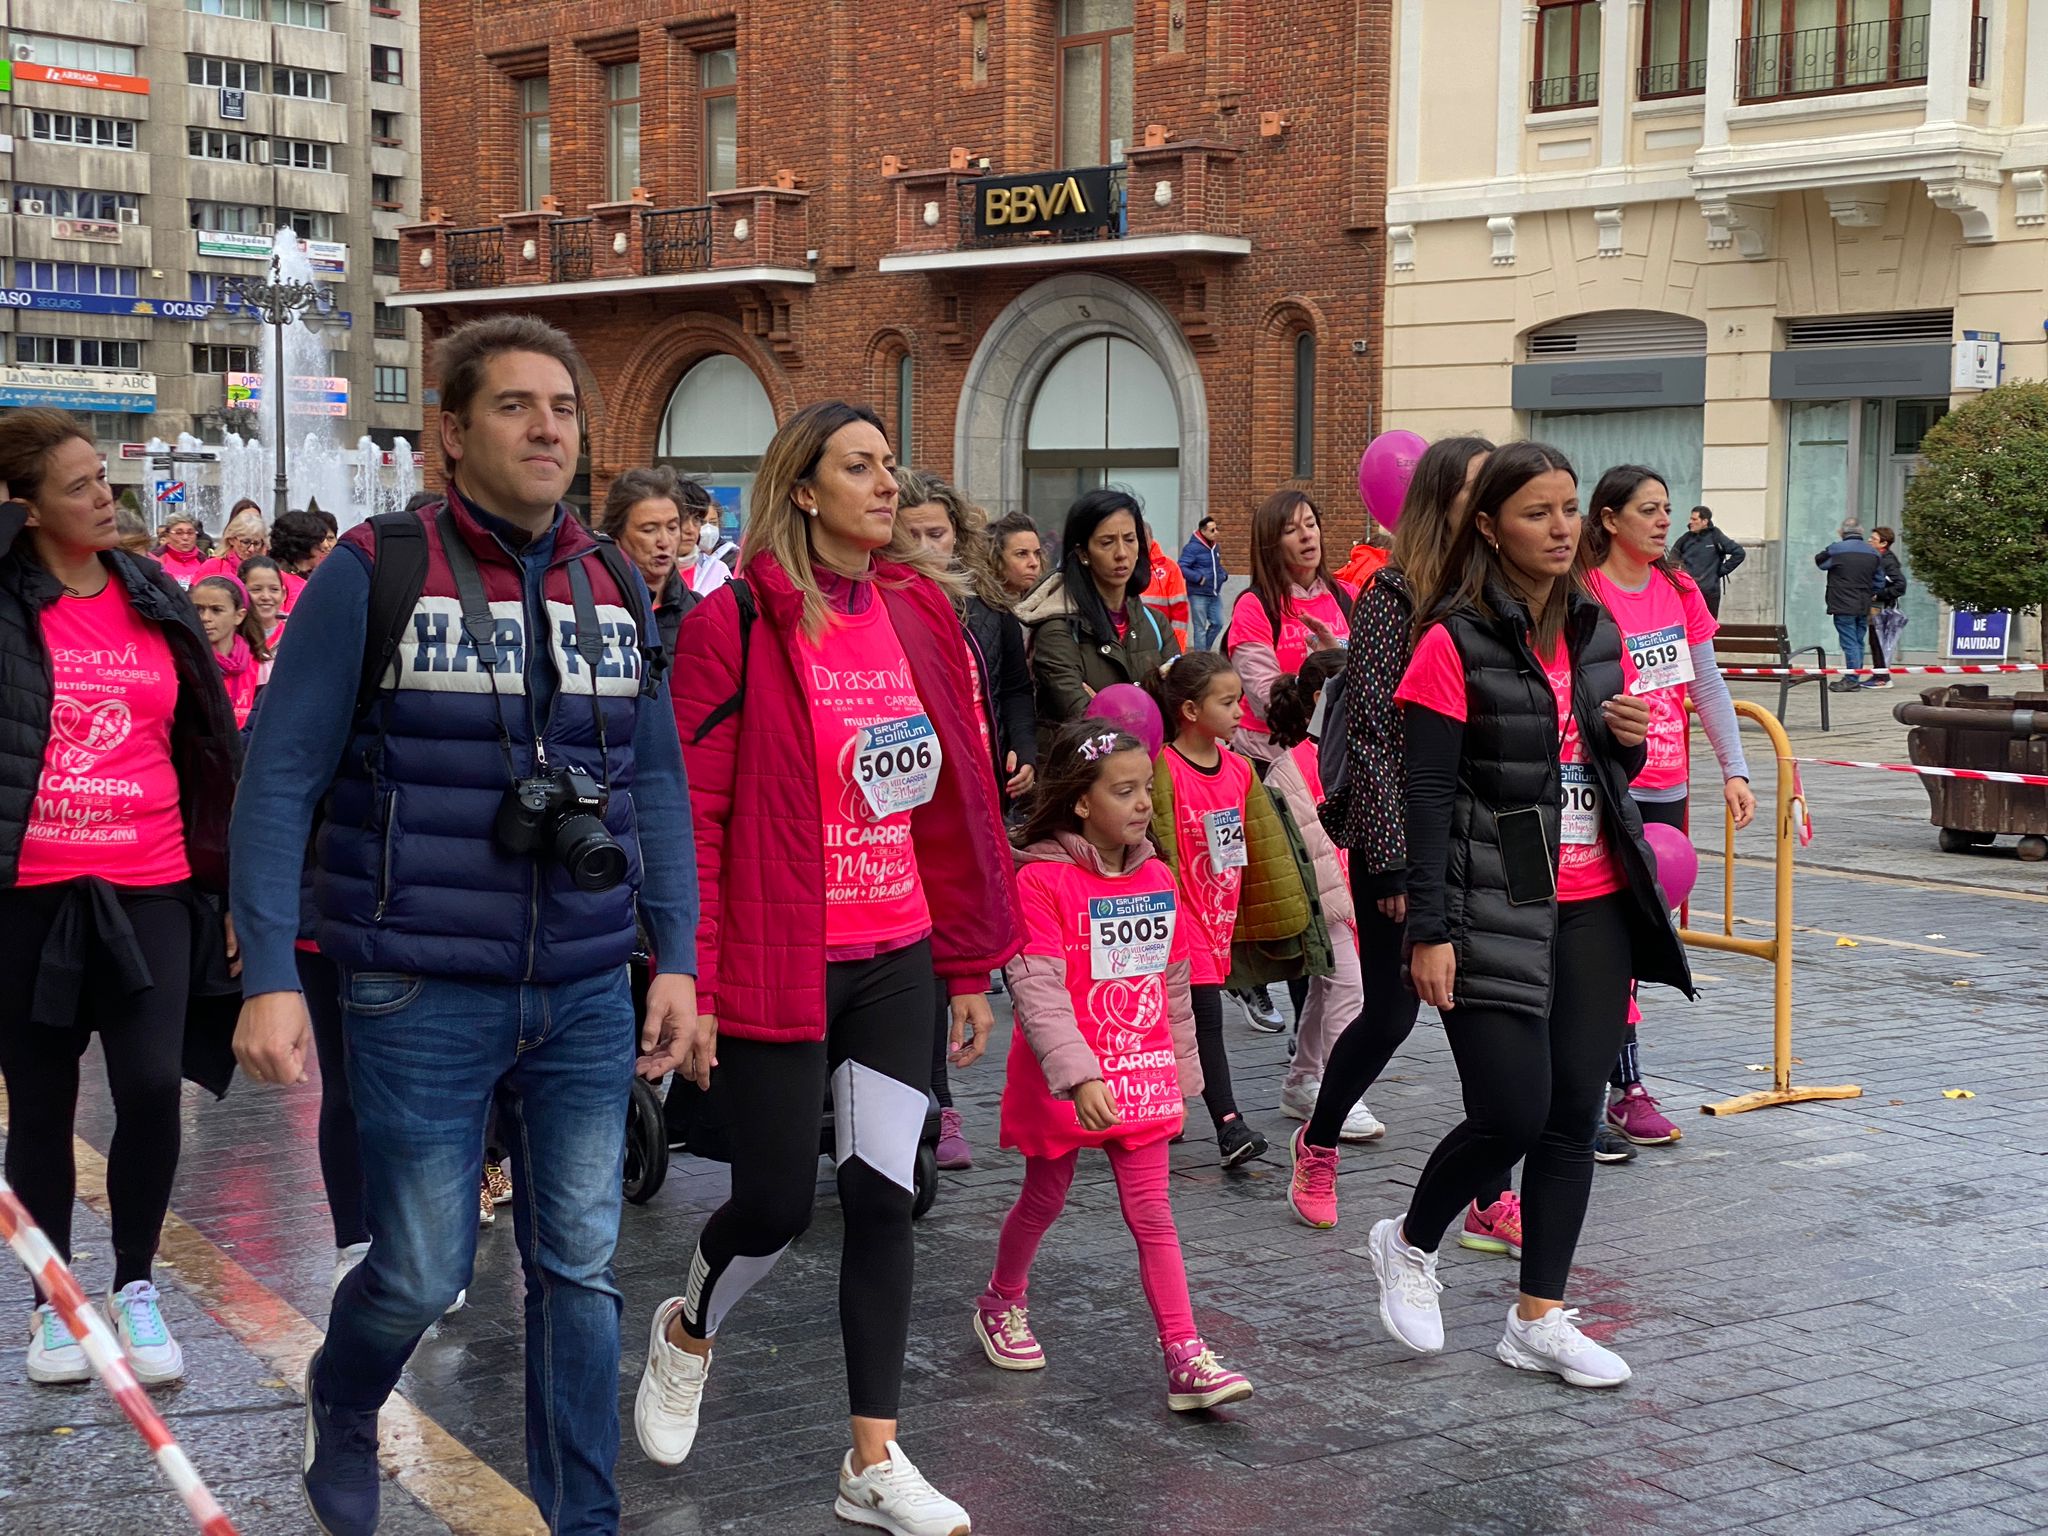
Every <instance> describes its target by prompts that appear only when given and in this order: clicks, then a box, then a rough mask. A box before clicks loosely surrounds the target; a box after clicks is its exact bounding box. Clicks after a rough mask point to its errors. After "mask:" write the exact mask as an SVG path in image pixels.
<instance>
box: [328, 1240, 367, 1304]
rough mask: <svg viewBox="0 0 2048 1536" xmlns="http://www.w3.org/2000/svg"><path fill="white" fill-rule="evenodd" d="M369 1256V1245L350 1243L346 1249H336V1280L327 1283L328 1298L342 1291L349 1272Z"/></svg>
mask: <svg viewBox="0 0 2048 1536" xmlns="http://www.w3.org/2000/svg"><path fill="white" fill-rule="evenodd" d="M369 1256H370V1245H369V1244H368V1243H350V1244H349V1245H348V1246H347V1247H346V1248H337V1249H335V1250H334V1278H333V1279H332V1280H330V1281H328V1283H327V1294H328V1296H329V1297H332V1296H333V1295H334V1293H335V1292H336V1291H338V1290H340V1289H341V1282H342V1281H343V1280H344V1279H346V1278H347V1276H348V1272H349V1271H350V1270H352V1269H354V1268H355V1267H356V1266H357V1265H358V1264H360V1263H362V1262H363V1260H364V1259H366V1258H368V1257H369Z"/></svg>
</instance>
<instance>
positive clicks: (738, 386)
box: [654, 352, 775, 532]
mask: <svg viewBox="0 0 2048 1536" xmlns="http://www.w3.org/2000/svg"><path fill="white" fill-rule="evenodd" d="M774 436H775V407H774V406H773V405H771V404H769V401H768V391H767V390H765V389H763V388H762V387H761V381H760V380H759V379H758V378H756V377H755V376H754V370H753V369H751V368H749V367H748V366H747V365H746V364H745V363H743V362H741V361H740V359H738V358H736V357H734V356H732V355H731V354H730V353H725V352H714V353H712V354H711V356H709V357H707V358H704V359H703V360H702V361H701V362H698V363H697V364H695V365H694V366H693V367H692V368H691V369H690V371H689V372H688V373H686V374H684V375H683V377H682V379H681V380H680V381H679V382H678V383H677V385H676V387H675V393H674V394H672V395H670V396H669V399H668V411H667V412H666V414H664V415H663V417H662V419H661V433H660V435H659V437H658V438H657V439H656V441H655V445H654V457H655V461H656V462H657V463H661V464H668V465H672V466H673V467H675V468H676V469H678V470H681V471H682V472H683V473H684V474H687V475H692V476H694V477H695V478H697V479H699V480H702V481H703V482H704V483H705V485H706V486H708V487H709V488H710V490H711V499H712V500H713V501H715V502H717V503H718V505H719V506H720V508H721V509H722V510H723V514H724V515H723V517H722V518H721V521H722V522H725V523H727V524H728V525H729V526H728V528H727V531H728V532H730V531H731V529H732V528H733V527H737V526H739V525H740V524H741V523H742V522H743V521H744V519H745V515H746V506H747V493H748V491H749V490H750V489H751V488H752V486H753V484H754V474H755V472H756V471H757V470H759V469H760V467H761V455H762V454H763V453H764V452H766V451H767V448H768V442H769V439H771V438H773V437H774Z"/></svg>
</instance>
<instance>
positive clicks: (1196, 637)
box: [1188, 592, 1223, 651]
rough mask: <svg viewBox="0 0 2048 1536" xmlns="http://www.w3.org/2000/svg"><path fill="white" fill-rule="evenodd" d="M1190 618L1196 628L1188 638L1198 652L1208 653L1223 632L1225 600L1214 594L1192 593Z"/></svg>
mask: <svg viewBox="0 0 2048 1536" xmlns="http://www.w3.org/2000/svg"><path fill="white" fill-rule="evenodd" d="M1188 617H1189V618H1190V619H1191V620H1192V621H1193V626H1194V627H1193V628H1192V629H1191V630H1190V631H1189V633H1188V638H1189V639H1190V640H1191V641H1193V642H1194V647H1195V649H1196V650H1198V651H1206V650H1207V649H1209V647H1210V646H1211V645H1213V644H1215V643H1216V637H1217V636H1218V635H1219V634H1221V633H1222V632H1223V599H1222V598H1220V597H1218V596H1217V595H1216V594H1215V593H1214V592H1190V593H1189V594H1188Z"/></svg>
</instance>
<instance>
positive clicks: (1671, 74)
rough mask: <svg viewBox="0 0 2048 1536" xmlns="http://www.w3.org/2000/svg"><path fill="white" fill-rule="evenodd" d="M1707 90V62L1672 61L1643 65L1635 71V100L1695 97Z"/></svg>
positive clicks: (1701, 59)
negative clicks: (1661, 97) (1660, 97)
mask: <svg viewBox="0 0 2048 1536" xmlns="http://www.w3.org/2000/svg"><path fill="white" fill-rule="evenodd" d="M1706 88H1707V61H1706V58H1705V56H1704V55H1702V56H1701V57H1700V58H1697V59H1672V60H1671V61H1670V62H1668V63H1665V64H1645V65H1644V66H1643V67H1642V68H1641V69H1639V70H1637V71H1636V99H1637V100H1639V101H1653V100H1655V99H1656V98H1657V97H1659V96H1697V95H1699V94H1700V93H1701V92H1703V91H1705V90H1706Z"/></svg>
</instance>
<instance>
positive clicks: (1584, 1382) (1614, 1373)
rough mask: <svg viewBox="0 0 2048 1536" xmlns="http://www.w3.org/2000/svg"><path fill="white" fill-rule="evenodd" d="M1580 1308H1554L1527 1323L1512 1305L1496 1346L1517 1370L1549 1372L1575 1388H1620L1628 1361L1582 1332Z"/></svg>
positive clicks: (1504, 1360) (1500, 1353) (1506, 1360)
mask: <svg viewBox="0 0 2048 1536" xmlns="http://www.w3.org/2000/svg"><path fill="white" fill-rule="evenodd" d="M1578 1324H1579V1309H1578V1308H1577V1307H1569V1308H1567V1307H1553V1308H1552V1309H1551V1310H1550V1311H1548V1312H1546V1313H1544V1314H1543V1316H1541V1317H1540V1318H1538V1319H1537V1320H1536V1321H1535V1322H1533V1323H1525V1322H1523V1321H1522V1319H1521V1317H1520V1316H1519V1315H1517V1313H1516V1312H1515V1310H1514V1309H1513V1308H1512V1307H1511V1308H1509V1309H1508V1328H1507V1332H1506V1333H1504V1334H1502V1335H1501V1340H1500V1343H1499V1344H1498V1345H1496V1346H1495V1348H1494V1351H1493V1352H1494V1353H1495V1354H1496V1355H1498V1356H1499V1357H1500V1358H1501V1360H1502V1361H1503V1362H1504V1363H1506V1364H1508V1365H1512V1366H1513V1367H1514V1368H1515V1369H1516V1370H1518V1371H1548V1372H1549V1373H1550V1374H1551V1375H1553V1376H1562V1377H1563V1378H1564V1379H1565V1380H1566V1381H1568V1382H1570V1383H1571V1384H1572V1385H1573V1386H1575V1387H1618V1386H1620V1385H1621V1384H1622V1383H1623V1382H1624V1381H1627V1380H1628V1378H1629V1374H1630V1373H1629V1368H1628V1362H1627V1361H1626V1360H1624V1359H1622V1358H1621V1356H1619V1355H1617V1354H1616V1353H1615V1352H1614V1351H1613V1350H1611V1349H1608V1348H1605V1347H1604V1346H1602V1345H1599V1344H1595V1343H1594V1342H1593V1341H1592V1340H1591V1339H1589V1338H1587V1337H1586V1336H1585V1335H1584V1334H1583V1333H1581V1332H1579V1326H1578Z"/></svg>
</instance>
